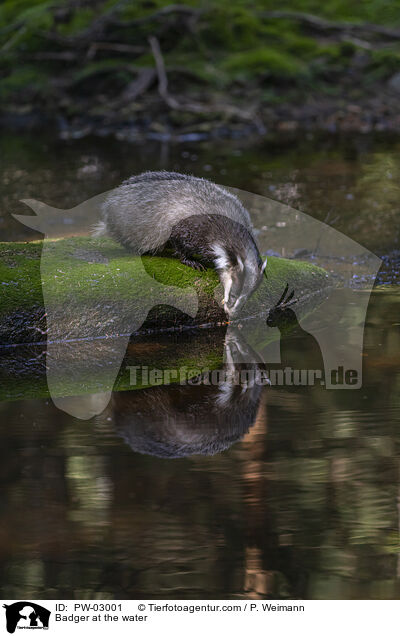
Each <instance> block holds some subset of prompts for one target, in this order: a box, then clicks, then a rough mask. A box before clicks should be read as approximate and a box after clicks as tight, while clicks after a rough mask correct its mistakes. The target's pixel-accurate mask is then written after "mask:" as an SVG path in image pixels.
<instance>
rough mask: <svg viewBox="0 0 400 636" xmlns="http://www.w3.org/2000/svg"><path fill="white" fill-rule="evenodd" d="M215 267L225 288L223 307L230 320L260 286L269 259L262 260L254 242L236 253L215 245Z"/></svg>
mask: <svg viewBox="0 0 400 636" xmlns="http://www.w3.org/2000/svg"><path fill="white" fill-rule="evenodd" d="M213 251H214V254H215V261H214V262H215V267H216V269H217V271H218V275H219V278H220V280H221V283H222V285H223V288H224V299H223V305H224V309H225V311H226V313H227V314H228V316H229V318H234V317H235V316H237V315H238V314H239V313H240V311H241V309H242V307H243V305H244V304H245V302H246V300H247V299H248V298H249V296H251V294H252V293H253V292H254V291H255V290H256V289H257V287H258V286H259V285H260V283H261V281H262V279H263V276H264V270H265V268H266V266H267V259H265V261H264V263H263V262H262V260H261V259H260V256H259V253H258V250H257V247H256V245H255V244H254V241H252V242H251V243H250V244H249V243H248V244H247V245H246V246H245V249H243V250H240V251H236V250H228V249H226V247H224V246H222V245H219V244H215V245H214V246H213Z"/></svg>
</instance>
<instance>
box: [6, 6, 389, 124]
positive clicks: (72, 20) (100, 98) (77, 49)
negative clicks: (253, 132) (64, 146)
mask: <svg viewBox="0 0 400 636" xmlns="http://www.w3.org/2000/svg"><path fill="white" fill-rule="evenodd" d="M277 8H279V10H277ZM0 49H1V57H0V112H1V113H2V116H1V121H2V122H3V124H4V123H7V124H9V123H10V122H11V123H13V122H14V121H16V120H18V121H19V122H23V121H24V120H25V121H26V122H27V123H29V124H34V123H40V122H41V121H42V119H43V117H45V118H47V120H51V121H54V122H56V123H57V124H58V126H59V127H61V128H63V127H64V128H66V127H68V126H69V124H70V123H71V122H80V123H81V122H82V121H84V122H88V121H90V122H92V123H93V122H94V123H95V124H96V125H98V126H104V125H106V126H111V127H115V126H120V125H121V124H123V123H131V124H134V125H136V126H138V127H139V128H141V129H146V128H148V127H150V128H151V127H153V128H154V129H155V130H158V131H165V130H167V129H168V130H171V129H175V128H178V129H181V128H182V127H185V126H186V127H189V128H190V127H193V126H195V127H199V126H200V128H201V126H203V128H204V130H207V129H208V128H209V127H210V125H215V123H216V122H218V123H220V122H223V123H225V124H226V125H227V126H238V125H242V126H243V125H246V126H253V127H255V128H256V129H257V130H259V131H260V130H264V129H265V128H268V127H269V126H271V125H272V124H275V123H276V124H277V125H278V127H279V126H280V127H282V128H289V129H290V128H296V127H297V126H298V125H302V124H305V125H312V126H322V127H325V128H334V129H336V128H337V127H339V128H343V127H344V128H355V129H361V130H364V129H365V130H370V129H376V128H378V129H382V128H385V127H389V128H400V116H399V115H398V108H397V103H398V97H399V94H400V1H399V0H391V1H388V0H370V1H368V2H361V3H360V2H355V1H354V0H352V1H350V2H349V1H346V0H329V1H328V2H325V3H319V2H317V1H316V0H297V1H293V0H292V1H287V0H286V1H285V0H283V1H282V2H280V3H279V7H277V3H276V2H272V1H271V0H258V1H256V2H254V1H250V0H244V1H243V0H229V1H228V0H208V1H206V2H204V3H196V2H194V1H193V0H189V1H186V2H183V3H174V4H171V2H170V1H169V0H141V1H138V2H130V1H128V0H6V1H4V2H2V4H1V7H0Z"/></svg>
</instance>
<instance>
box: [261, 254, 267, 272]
mask: <svg viewBox="0 0 400 636" xmlns="http://www.w3.org/2000/svg"><path fill="white" fill-rule="evenodd" d="M267 263H268V256H267V257H266V259H265V261H264V262H263V264H262V266H261V269H260V274H263V272H264V270H265V268H266V267H267Z"/></svg>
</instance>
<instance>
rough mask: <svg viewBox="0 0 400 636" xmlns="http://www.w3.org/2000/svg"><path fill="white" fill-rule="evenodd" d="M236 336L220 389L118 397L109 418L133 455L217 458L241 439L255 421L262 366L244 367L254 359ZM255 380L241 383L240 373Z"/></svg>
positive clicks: (176, 388) (180, 388) (184, 388)
mask: <svg viewBox="0 0 400 636" xmlns="http://www.w3.org/2000/svg"><path fill="white" fill-rule="evenodd" d="M243 346H244V345H243V344H239V343H238V339H237V338H236V337H235V336H234V335H232V334H230V336H229V338H227V342H226V344H225V347H226V349H225V351H226V358H227V361H228V364H226V365H225V366H224V370H223V371H224V372H226V373H223V374H221V376H223V378H224V381H223V382H221V383H219V384H218V385H216V386H215V385H208V386H207V385H204V384H198V385H169V386H159V387H152V388H149V389H143V390H137V391H129V392H121V393H114V394H113V396H112V400H111V404H110V407H109V409H108V411H106V415H108V416H110V412H111V417H112V419H113V422H114V425H115V427H116V429H117V431H118V434H119V435H120V436H121V437H123V439H124V440H125V441H126V442H127V444H129V446H130V447H131V448H132V450H133V451H135V452H138V453H145V454H149V455H156V456H157V457H165V458H171V459H172V458H177V457H185V456H187V455H196V454H200V455H214V454H215V453H220V452H222V451H223V450H225V449H226V448H229V446H231V445H232V444H233V443H234V442H236V441H238V440H240V439H241V438H242V437H243V436H244V435H245V434H246V433H247V431H248V430H249V428H250V427H251V426H252V424H253V423H254V421H255V418H256V415H257V410H258V405H259V401H260V393H261V390H262V386H261V384H260V383H259V382H258V383H257V382H253V381H252V379H253V378H254V375H253V374H254V373H257V372H259V367H258V365H257V364H242V363H241V362H240V356H241V355H248V350H247V348H248V345H246V351H244V350H243ZM243 370H245V371H247V372H249V371H250V372H252V373H251V374H247V375H248V377H250V381H248V382H247V383H240V384H235V383H234V382H235V379H234V372H235V371H239V372H240V371H243Z"/></svg>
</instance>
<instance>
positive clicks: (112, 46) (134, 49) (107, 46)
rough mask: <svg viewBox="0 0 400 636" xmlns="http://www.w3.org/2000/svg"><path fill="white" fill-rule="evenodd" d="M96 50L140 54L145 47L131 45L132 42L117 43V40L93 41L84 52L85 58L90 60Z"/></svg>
mask: <svg viewBox="0 0 400 636" xmlns="http://www.w3.org/2000/svg"><path fill="white" fill-rule="evenodd" d="M97 51H117V52H118V53H128V54H130V53H133V54H134V55H141V54H142V53H143V52H144V51H145V48H144V47H143V46H133V45H132V44H119V43H118V42H93V43H92V44H91V45H90V47H89V48H88V51H87V53H86V58H87V59H88V60H92V59H93V58H94V57H95V56H96V53H97Z"/></svg>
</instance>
